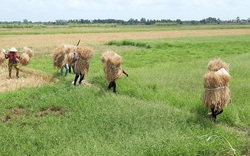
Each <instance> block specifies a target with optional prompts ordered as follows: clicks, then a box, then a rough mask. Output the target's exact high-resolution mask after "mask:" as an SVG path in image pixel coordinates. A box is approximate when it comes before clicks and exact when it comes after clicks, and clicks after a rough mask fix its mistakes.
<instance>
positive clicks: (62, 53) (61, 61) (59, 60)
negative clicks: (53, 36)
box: [53, 46, 67, 68]
mask: <svg viewBox="0 0 250 156" xmlns="http://www.w3.org/2000/svg"><path fill="white" fill-rule="evenodd" d="M53 58H54V66H55V67H58V68H62V67H63V66H64V65H65V64H66V63H67V57H66V49H65V47H64V46H60V47H58V48H56V49H55V50H54V51H53Z"/></svg>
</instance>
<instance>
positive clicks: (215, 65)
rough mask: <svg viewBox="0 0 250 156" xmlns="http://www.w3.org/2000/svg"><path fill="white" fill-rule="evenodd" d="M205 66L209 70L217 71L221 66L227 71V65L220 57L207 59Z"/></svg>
mask: <svg viewBox="0 0 250 156" xmlns="http://www.w3.org/2000/svg"><path fill="white" fill-rule="evenodd" d="M207 68H208V70H209V71H218V70H220V69H221V68H224V69H226V70H227V71H229V65H228V64H227V63H225V62H224V61H222V60H221V59H220V58H218V59H213V60H211V61H209V63H208V65H207Z"/></svg>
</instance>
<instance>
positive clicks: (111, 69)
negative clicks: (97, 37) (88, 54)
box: [101, 51, 123, 82]
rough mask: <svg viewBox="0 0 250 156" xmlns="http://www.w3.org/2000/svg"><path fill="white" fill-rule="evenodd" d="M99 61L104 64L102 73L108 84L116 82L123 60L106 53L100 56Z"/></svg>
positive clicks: (120, 74)
mask: <svg viewBox="0 0 250 156" xmlns="http://www.w3.org/2000/svg"><path fill="white" fill-rule="evenodd" d="M101 60H102V62H103V63H104V73H105V76H106V79H107V81H108V82H112V81H115V80H118V79H119V78H120V77H121V76H122V68H121V65H122V63H123V60H122V57H121V56H120V55H118V54H116V53H115V52H113V51H107V52H105V53H103V54H102V57H101Z"/></svg>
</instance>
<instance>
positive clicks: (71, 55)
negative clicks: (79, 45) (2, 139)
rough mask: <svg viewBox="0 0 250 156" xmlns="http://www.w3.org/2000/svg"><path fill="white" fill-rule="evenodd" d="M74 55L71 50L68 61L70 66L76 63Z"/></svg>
mask: <svg viewBox="0 0 250 156" xmlns="http://www.w3.org/2000/svg"><path fill="white" fill-rule="evenodd" d="M74 56H75V55H74V53H73V52H70V53H69V54H68V57H67V61H68V64H69V66H73V65H74V64H75V62H74Z"/></svg>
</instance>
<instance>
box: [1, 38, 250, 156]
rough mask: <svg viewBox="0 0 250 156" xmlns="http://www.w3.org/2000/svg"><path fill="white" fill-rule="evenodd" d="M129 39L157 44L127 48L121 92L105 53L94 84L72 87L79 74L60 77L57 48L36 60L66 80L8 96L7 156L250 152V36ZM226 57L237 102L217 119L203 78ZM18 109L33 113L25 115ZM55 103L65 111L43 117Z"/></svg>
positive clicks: (4, 106) (95, 67) (4, 102)
mask: <svg viewBox="0 0 250 156" xmlns="http://www.w3.org/2000/svg"><path fill="white" fill-rule="evenodd" d="M129 43H130V44H129V45H130V46H136V43H143V44H145V45H149V46H150V48H144V47H141V48H140V49H137V50H130V51H125V52H119V54H120V55H121V56H122V57H123V59H124V64H123V68H124V69H125V70H126V71H127V72H128V74H129V77H125V76H123V77H121V79H119V80H118V81H117V90H118V93H117V94H113V93H112V92H111V91H107V90H106V87H107V85H108V84H107V82H106V81H105V78H104V73H103V67H102V62H101V61H100V57H101V54H100V53H97V54H96V55H95V56H94V58H93V59H92V60H91V67H90V71H89V73H88V74H87V75H86V78H87V79H88V81H89V82H90V83H91V84H92V86H89V87H84V86H76V87H74V86H72V84H71V82H72V80H73V78H74V75H73V74H69V75H68V76H67V77H57V76H58V75H59V73H58V74H55V72H58V71H56V70H54V69H53V68H52V61H51V59H50V57H51V55H50V54H49V53H47V54H45V55H44V56H43V57H42V56H37V57H34V60H36V61H33V62H31V63H30V64H29V67H30V68H33V69H38V70H41V71H43V72H44V73H47V74H49V75H51V74H54V75H55V76H56V77H57V78H58V79H59V82H58V83H56V84H50V85H44V86H42V87H39V88H32V89H25V88H23V89H20V90H18V91H15V92H6V93H2V94H0V105H1V107H0V117H3V116H4V115H6V114H9V115H10V116H11V117H12V118H11V120H10V121H9V122H7V123H3V122H0V131H1V133H0V140H1V141H0V148H1V150H0V155H112V156H113V155H154V156H155V155H206V156H207V155H211V156H214V155H233V153H234V151H233V150H236V151H235V153H236V155H249V154H250V129H249V127H250V116H249V112H250V105H249V101H250V98H249V95H248V93H249V88H250V85H249V77H250V71H249V66H250V62H249V58H250V47H249V44H250V36H249V35H245V36H228V37H188V38H177V39H158V40H140V41H130V42H129ZM131 43H134V44H131ZM115 44H120V43H119V42H117V43H115ZM127 45H128V44H126V46H127ZM106 46H108V45H106ZM119 46H121V45H119ZM218 57H220V58H221V59H223V60H224V61H226V62H228V63H229V64H230V74H231V75H232V80H231V83H230V89H231V92H232V99H233V101H232V103H231V104H229V105H228V107H226V108H225V109H224V112H223V113H222V114H221V115H219V116H218V118H217V123H216V124H214V123H213V122H212V121H211V120H210V119H209V118H207V116H206V114H207V112H208V111H209V110H208V109H206V108H204V107H203V106H202V94H203V79H202V77H203V75H204V74H205V73H206V71H207V69H206V65H207V63H208V61H209V60H210V59H212V58H218ZM17 108H19V109H24V110H25V111H24V112H22V113H20V117H18V118H17V117H15V115H14V114H13V109H17ZM47 108H53V109H60V110H61V111H62V114H60V115H56V114H55V113H53V112H52V113H48V114H44V116H42V117H37V114H39V113H41V112H43V110H46V109H47Z"/></svg>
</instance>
